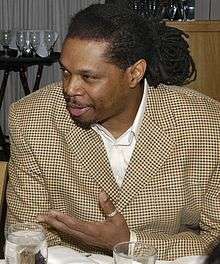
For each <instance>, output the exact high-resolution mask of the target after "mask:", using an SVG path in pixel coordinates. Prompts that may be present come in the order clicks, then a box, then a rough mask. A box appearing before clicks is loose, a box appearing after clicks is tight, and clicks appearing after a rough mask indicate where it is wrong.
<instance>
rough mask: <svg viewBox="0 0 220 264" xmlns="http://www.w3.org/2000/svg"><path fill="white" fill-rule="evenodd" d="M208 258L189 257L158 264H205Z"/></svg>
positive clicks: (162, 261)
mask: <svg viewBox="0 0 220 264" xmlns="http://www.w3.org/2000/svg"><path fill="white" fill-rule="evenodd" d="M206 258H207V256H187V257H181V258H177V259H175V260H173V261H166V260H158V261H156V264H204V263H205V260H206Z"/></svg>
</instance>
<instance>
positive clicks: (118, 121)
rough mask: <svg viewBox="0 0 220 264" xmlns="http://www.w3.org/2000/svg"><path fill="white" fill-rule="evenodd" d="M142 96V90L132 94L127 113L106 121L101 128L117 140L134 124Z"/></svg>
mask: <svg viewBox="0 0 220 264" xmlns="http://www.w3.org/2000/svg"><path fill="white" fill-rule="evenodd" d="M142 96H143V89H141V88H140V89H138V92H137V93H135V94H134V97H133V99H132V102H131V104H130V105H129V106H128V107H127V109H128V110H127V111H126V112H123V113H121V114H120V115H118V116H117V118H112V119H111V120H106V121H104V122H103V123H102V126H103V127H104V128H106V129H107V130H108V131H109V132H110V133H111V134H112V135H113V137H114V138H119V137H120V136H121V135H122V134H124V133H125V132H126V131H127V130H128V129H129V128H130V127H131V126H132V125H133V123H134V119H135V117H136V114H137V112H138V109H139V106H140V103H141V100H142Z"/></svg>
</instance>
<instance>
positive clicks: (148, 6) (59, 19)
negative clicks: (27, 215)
mask: <svg viewBox="0 0 220 264" xmlns="http://www.w3.org/2000/svg"><path fill="white" fill-rule="evenodd" d="M104 2H105V0H0V32H1V31H3V30H4V31H7V30H9V31H13V32H19V31H24V30H32V31H38V30H43V31H45V30H52V31H55V32H56V33H57V34H58V39H57V41H56V43H55V45H54V47H53V50H54V51H58V52H59V51H60V49H61V44H62V42H63V39H64V37H65V34H66V31H67V25H68V23H69V20H70V17H71V16H72V15H73V14H75V13H76V12H78V11H79V10H80V9H82V8H85V7H86V6H89V5H90V4H92V3H104ZM106 2H108V3H115V4H118V5H119V4H122V5H125V6H128V7H129V8H131V9H133V10H135V11H136V12H137V13H139V14H140V15H142V16H152V17H158V18H160V19H164V20H166V21H168V22H167V23H168V24H170V25H171V26H175V27H178V28H180V29H182V30H184V31H186V32H187V33H188V34H189V36H190V39H189V44H190V48H191V51H192V55H193V58H194V60H195V62H196V66H197V69H198V78H197V81H196V82H195V83H193V84H192V87H193V88H194V89H197V90H199V91H201V92H203V93H205V94H207V95H209V96H211V97H213V98H215V99H217V100H220V91H219V89H218V85H219V82H220V74H219V73H218V72H219V69H220V1H219V0H106ZM0 51H3V45H0ZM37 69H38V67H37V65H35V66H31V67H28V69H27V72H26V73H25V74H26V76H27V80H28V84H29V87H30V90H32V89H33V87H34V83H35V78H36V74H37ZM3 76H4V67H3V66H2V67H1V61H0V85H2V80H3ZM60 79H61V75H60V71H59V64H58V63H52V64H51V65H50V66H48V67H44V69H43V72H42V78H41V81H40V84H39V87H43V86H45V85H46V84H48V83H52V82H55V81H58V80H60ZM24 95H25V94H24V89H23V87H22V84H21V80H20V78H19V74H18V72H16V71H10V74H9V77H8V82H7V87H6V90H5V94H4V98H3V102H2V107H1V111H0V126H1V129H2V132H3V134H4V135H5V136H6V137H5V139H6V140H8V121H7V119H8V110H9V106H10V104H11V103H12V102H14V101H17V100H18V99H20V98H22V97H23V96H24ZM1 145H2V143H1V138H0V154H1V150H2V146H1ZM0 159H1V156H0Z"/></svg>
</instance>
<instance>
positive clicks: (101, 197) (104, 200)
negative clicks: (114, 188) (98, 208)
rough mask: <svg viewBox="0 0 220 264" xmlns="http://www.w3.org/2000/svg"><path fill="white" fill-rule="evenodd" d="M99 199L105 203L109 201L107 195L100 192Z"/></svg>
mask: <svg viewBox="0 0 220 264" xmlns="http://www.w3.org/2000/svg"><path fill="white" fill-rule="evenodd" d="M99 198H100V199H101V200H102V201H103V202H107V201H108V199H109V196H108V195H107V193H106V192H104V191H102V192H100V194H99Z"/></svg>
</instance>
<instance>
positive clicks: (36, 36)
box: [29, 31, 40, 56]
mask: <svg viewBox="0 0 220 264" xmlns="http://www.w3.org/2000/svg"><path fill="white" fill-rule="evenodd" d="M29 39H30V45H31V48H32V51H33V55H34V56H36V54H37V49H38V47H39V45H40V31H31V32H30V35H29Z"/></svg>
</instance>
